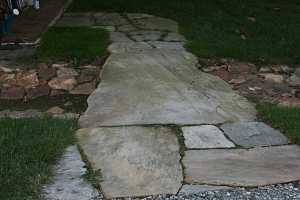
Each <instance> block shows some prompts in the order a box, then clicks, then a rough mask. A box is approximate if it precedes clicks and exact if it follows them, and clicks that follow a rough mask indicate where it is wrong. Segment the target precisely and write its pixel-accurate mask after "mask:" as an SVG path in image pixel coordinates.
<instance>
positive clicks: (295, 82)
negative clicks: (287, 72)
mask: <svg viewBox="0 0 300 200" xmlns="http://www.w3.org/2000/svg"><path fill="white" fill-rule="evenodd" d="M287 82H288V84H289V85H291V86H300V77H298V76H297V75H296V74H293V75H292V76H291V77H290V78H288V79H287Z"/></svg>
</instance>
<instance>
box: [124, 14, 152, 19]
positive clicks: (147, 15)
mask: <svg viewBox="0 0 300 200" xmlns="http://www.w3.org/2000/svg"><path fill="white" fill-rule="evenodd" d="M127 17H128V18H129V19H130V20H135V19H144V18H149V17H154V16H153V15H149V14H144V13H128V14H127Z"/></svg>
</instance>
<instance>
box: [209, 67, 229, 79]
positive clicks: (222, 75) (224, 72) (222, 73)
mask: <svg viewBox="0 0 300 200" xmlns="http://www.w3.org/2000/svg"><path fill="white" fill-rule="evenodd" d="M211 74H213V75H215V76H218V77H219V78H221V79H222V80H224V81H229V80H230V74H229V72H228V71H227V70H226V69H218V70H216V71H212V72H211Z"/></svg>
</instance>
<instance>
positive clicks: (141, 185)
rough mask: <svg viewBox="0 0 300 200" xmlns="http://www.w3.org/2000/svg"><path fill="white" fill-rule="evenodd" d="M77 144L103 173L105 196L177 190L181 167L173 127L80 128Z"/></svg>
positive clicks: (96, 168) (180, 180) (164, 192)
mask: <svg viewBox="0 0 300 200" xmlns="http://www.w3.org/2000/svg"><path fill="white" fill-rule="evenodd" d="M77 136H78V141H79V144H80V147H81V148H82V150H83V152H84V154H85V155H86V157H87V159H88V161H89V162H90V164H91V166H92V168H93V170H94V171H97V172H100V171H101V174H102V182H101V183H100V184H101V188H102V191H103V193H104V196H105V197H106V198H117V197H132V196H147V195H156V194H176V193H177V192H178V190H179V189H180V187H181V182H182V181H183V177H182V168H181V164H180V154H179V144H178V140H177V137H176V135H175V133H174V130H172V129H171V128H165V127H114V128H94V129H81V130H79V131H78V133H77Z"/></svg>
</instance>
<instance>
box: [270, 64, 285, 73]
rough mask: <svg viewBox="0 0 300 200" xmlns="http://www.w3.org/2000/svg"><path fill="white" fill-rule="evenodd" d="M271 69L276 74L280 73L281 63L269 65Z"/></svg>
mask: <svg viewBox="0 0 300 200" xmlns="http://www.w3.org/2000/svg"><path fill="white" fill-rule="evenodd" d="M271 69H272V71H273V72H274V73H277V74H280V73H282V68H281V65H273V66H272V67H271Z"/></svg>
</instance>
